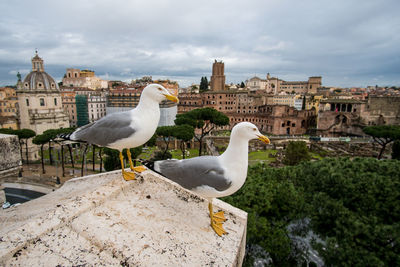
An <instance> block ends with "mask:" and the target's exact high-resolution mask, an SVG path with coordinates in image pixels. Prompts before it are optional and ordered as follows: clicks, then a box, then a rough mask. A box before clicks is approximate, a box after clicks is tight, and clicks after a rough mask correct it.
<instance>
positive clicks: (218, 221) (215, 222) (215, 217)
mask: <svg viewBox="0 0 400 267" xmlns="http://www.w3.org/2000/svg"><path fill="white" fill-rule="evenodd" d="M208 210H209V212H210V219H211V227H212V228H213V229H214V231H215V233H217V235H219V236H222V235H224V234H227V232H226V231H225V229H224V228H223V227H222V224H223V223H224V222H225V221H226V218H225V216H224V212H223V211H220V212H216V213H213V206H212V202H211V201H210V202H209V203H208Z"/></svg>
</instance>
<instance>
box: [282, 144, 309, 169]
mask: <svg viewBox="0 0 400 267" xmlns="http://www.w3.org/2000/svg"><path fill="white" fill-rule="evenodd" d="M310 159H311V155H310V154H309V151H308V147H307V144H306V142H304V141H293V142H292V141H291V142H289V144H288V146H287V147H286V150H285V157H284V159H283V163H284V164H286V165H296V164H298V163H300V162H301V161H308V160H310Z"/></svg>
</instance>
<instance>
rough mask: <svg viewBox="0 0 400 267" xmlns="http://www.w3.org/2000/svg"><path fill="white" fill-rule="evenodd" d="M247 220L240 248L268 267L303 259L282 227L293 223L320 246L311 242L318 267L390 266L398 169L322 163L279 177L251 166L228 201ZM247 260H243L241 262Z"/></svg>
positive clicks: (398, 252)
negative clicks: (265, 259) (260, 254)
mask: <svg viewBox="0 0 400 267" xmlns="http://www.w3.org/2000/svg"><path fill="white" fill-rule="evenodd" d="M224 200H225V201H228V202H229V203H231V204H232V205H235V206H237V207H239V208H241V209H243V210H245V211H247V212H248V228H247V229H248V244H247V245H248V246H252V245H259V246H261V247H262V248H264V249H265V250H266V251H267V252H268V254H269V255H270V257H271V258H272V260H273V265H274V266H298V265H299V264H301V263H302V262H303V261H304V257H305V254H304V253H302V252H301V251H299V250H298V248H296V246H295V244H294V242H293V241H292V240H290V237H289V235H288V232H287V226H288V225H289V224H290V223H293V222H294V221H295V220H297V219H299V218H309V219H311V223H310V227H311V229H312V230H313V231H314V232H315V233H316V234H318V235H319V236H320V237H321V238H322V240H324V241H325V242H317V241H315V242H314V246H315V248H316V249H317V250H318V252H319V255H320V256H322V257H323V259H324V261H325V265H326V266H398V265H399V264H398V263H399V262H400V164H398V161H396V160H385V161H379V160H376V159H372V158H355V159H349V158H325V159H322V160H320V161H314V162H302V163H300V164H298V165H296V166H288V167H284V168H280V169H273V168H267V167H266V166H265V165H256V166H253V167H250V168H249V172H248V177H247V181H246V183H245V184H244V186H243V187H242V188H241V189H240V190H239V191H238V192H237V193H236V194H234V195H232V196H229V197H226V198H224ZM246 257H247V259H250V257H251V255H247V256H246Z"/></svg>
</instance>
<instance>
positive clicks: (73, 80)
mask: <svg viewBox="0 0 400 267" xmlns="http://www.w3.org/2000/svg"><path fill="white" fill-rule="evenodd" d="M62 84H63V86H66V87H85V88H89V89H93V90H98V89H103V88H108V81H105V80H102V79H100V78H99V77H96V76H95V73H94V71H91V70H80V69H72V68H69V69H67V73H66V74H65V75H64V78H63V79H62Z"/></svg>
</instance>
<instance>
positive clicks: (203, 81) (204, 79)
mask: <svg viewBox="0 0 400 267" xmlns="http://www.w3.org/2000/svg"><path fill="white" fill-rule="evenodd" d="M207 90H208V80H207V77H201V81H200V88H199V92H200V93H202V92H205V91H207Z"/></svg>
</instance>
